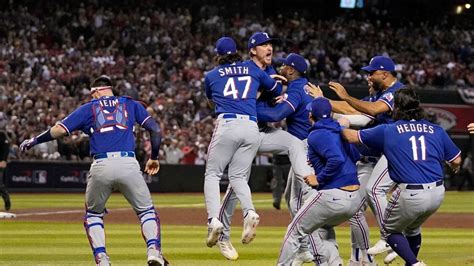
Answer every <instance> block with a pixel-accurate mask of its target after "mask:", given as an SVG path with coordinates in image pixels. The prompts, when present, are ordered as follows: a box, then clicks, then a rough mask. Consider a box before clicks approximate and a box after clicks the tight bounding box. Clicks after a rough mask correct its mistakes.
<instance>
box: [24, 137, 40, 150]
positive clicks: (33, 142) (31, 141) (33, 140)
mask: <svg viewBox="0 0 474 266" xmlns="http://www.w3.org/2000/svg"><path fill="white" fill-rule="evenodd" d="M37 143H38V142H37V141H36V138H31V139H25V140H24V141H23V142H22V143H21V144H20V151H27V150H29V149H31V148H32V147H33V146H35V145H36V144H37Z"/></svg>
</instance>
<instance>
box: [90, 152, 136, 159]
mask: <svg viewBox="0 0 474 266" xmlns="http://www.w3.org/2000/svg"><path fill="white" fill-rule="evenodd" d="M119 153H120V154H119ZM113 155H115V156H113ZM109 157H110V158H112V157H135V153H134V152H133V151H114V152H101V153H96V154H94V156H93V158H94V160H97V159H105V158H109Z"/></svg>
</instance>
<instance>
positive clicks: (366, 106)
mask: <svg viewBox="0 0 474 266" xmlns="http://www.w3.org/2000/svg"><path fill="white" fill-rule="evenodd" d="M329 88H331V89H332V90H333V91H334V92H336V94H337V96H339V98H341V100H343V101H346V102H347V103H348V104H349V105H350V106H352V107H353V108H354V109H355V110H357V111H359V112H362V113H364V114H368V115H371V116H376V115H377V114H380V113H383V112H388V111H390V107H389V106H388V105H387V104H386V103H384V102H383V101H376V102H367V101H362V100H359V99H357V98H354V97H352V96H350V95H349V94H348V93H347V91H346V89H345V88H344V87H343V86H342V85H341V84H339V83H337V82H329ZM331 104H332V103H331ZM341 113H342V112H341Z"/></svg>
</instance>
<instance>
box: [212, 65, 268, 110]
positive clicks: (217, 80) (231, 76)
mask: <svg viewBox="0 0 474 266" xmlns="http://www.w3.org/2000/svg"><path fill="white" fill-rule="evenodd" d="M263 75H266V74H265V72H263V71H262V70H261V69H259V68H257V67H256V66H255V64H251V63H250V62H236V63H233V64H224V65H219V66H217V67H215V68H214V69H213V70H211V71H210V72H209V73H208V74H207V75H206V78H205V85H206V94H207V95H208V97H209V98H211V97H212V101H213V102H214V103H215V104H216V114H221V113H235V114H243V115H251V116H256V115H257V114H256V99H257V91H258V88H259V87H260V86H261V84H262V80H263ZM268 78H269V77H268V75H267V79H268Z"/></svg>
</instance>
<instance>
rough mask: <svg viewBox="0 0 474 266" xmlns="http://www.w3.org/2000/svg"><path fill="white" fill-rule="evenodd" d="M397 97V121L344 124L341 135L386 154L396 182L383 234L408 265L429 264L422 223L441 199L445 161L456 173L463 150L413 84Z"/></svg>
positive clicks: (395, 108) (401, 90) (394, 114)
mask: <svg viewBox="0 0 474 266" xmlns="http://www.w3.org/2000/svg"><path fill="white" fill-rule="evenodd" d="M394 98H395V103H394V110H393V118H394V119H395V123H393V124H382V125H379V126H377V127H374V128H371V129H365V130H361V131H356V130H352V129H344V130H343V136H344V137H345V138H346V139H347V140H348V141H349V142H351V143H363V144H366V145H367V146H369V147H372V148H374V149H377V150H379V151H380V152H383V154H385V156H386V157H387V160H388V166H389V168H388V169H389V170H388V171H389V174H390V177H391V178H392V180H393V181H394V182H395V183H396V184H397V185H396V189H395V191H394V192H393V194H392V196H391V198H390V202H389V204H388V206H387V209H386V212H385V216H384V218H383V222H382V225H383V228H382V229H383V231H384V234H383V235H384V236H385V237H386V241H387V243H388V244H389V245H390V247H391V248H392V249H393V250H394V251H395V252H396V253H397V254H398V255H400V257H402V258H403V259H404V260H405V262H406V265H425V264H424V263H423V262H421V261H419V260H418V259H417V255H418V252H419V250H420V247H421V225H422V224H423V223H424V222H425V221H426V220H427V219H428V217H429V216H431V215H432V214H433V213H435V212H436V210H437V209H438V208H439V206H440V205H441V202H442V201H443V198H444V190H445V189H444V186H443V166H442V163H443V161H447V162H449V164H450V166H451V167H452V168H453V169H454V170H455V172H457V171H458V170H459V166H460V164H461V156H460V154H461V152H460V150H459V148H458V147H456V145H455V144H454V143H453V142H452V140H451V139H450V138H449V136H448V134H447V133H446V131H444V130H443V129H442V128H441V127H439V126H437V125H434V124H431V123H429V122H428V121H426V120H424V119H423V117H424V114H423V111H422V109H421V107H420V101H419V99H418V96H417V95H416V93H415V91H414V90H413V89H412V88H410V87H406V88H402V89H399V90H398V91H396V92H395V93H394ZM387 249H388V248H387V247H385V250H387ZM383 251H384V250H381V252H383Z"/></svg>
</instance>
